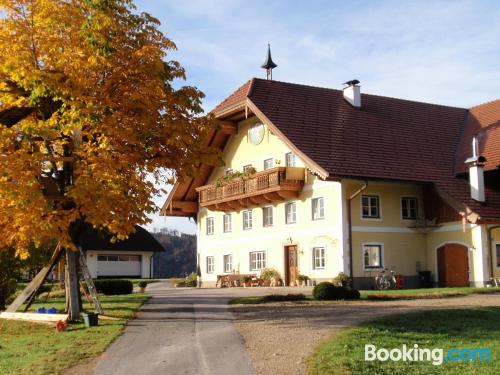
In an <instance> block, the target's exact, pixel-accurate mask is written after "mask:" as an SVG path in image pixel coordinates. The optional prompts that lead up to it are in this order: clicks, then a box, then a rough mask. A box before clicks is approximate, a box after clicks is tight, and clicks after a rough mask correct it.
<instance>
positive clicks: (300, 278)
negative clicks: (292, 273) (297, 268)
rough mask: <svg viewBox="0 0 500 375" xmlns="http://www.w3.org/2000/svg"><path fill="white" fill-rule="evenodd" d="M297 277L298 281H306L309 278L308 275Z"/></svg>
mask: <svg viewBox="0 0 500 375" xmlns="http://www.w3.org/2000/svg"><path fill="white" fill-rule="evenodd" d="M297 279H299V281H307V280H309V276H307V275H299V276H297Z"/></svg>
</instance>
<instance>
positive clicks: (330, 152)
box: [218, 79, 500, 218]
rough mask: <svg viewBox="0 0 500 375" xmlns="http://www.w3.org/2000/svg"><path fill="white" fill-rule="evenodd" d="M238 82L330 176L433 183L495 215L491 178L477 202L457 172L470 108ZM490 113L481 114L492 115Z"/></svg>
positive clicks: (499, 203)
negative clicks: (352, 99) (357, 104)
mask: <svg viewBox="0 0 500 375" xmlns="http://www.w3.org/2000/svg"><path fill="white" fill-rule="evenodd" d="M243 87H246V89H243V92H244V91H245V90H248V92H249V94H248V98H249V99H250V100H251V101H252V102H253V103H254V104H255V105H256V106H257V107H258V109H259V110H260V111H261V112H262V113H263V114H264V115H265V116H266V117H267V118H268V119H269V120H270V121H271V122H272V123H273V124H274V125H275V126H276V127H277V128H278V129H279V130H280V131H281V132H282V133H283V135H284V136H285V137H287V138H288V140H289V141H290V142H292V143H293V144H294V145H295V146H296V147H297V148H298V149H299V150H301V151H302V152H303V153H304V154H306V155H307V156H308V157H310V158H311V159H312V160H314V161H315V162H316V163H317V164H318V165H319V166H321V167H322V168H323V169H325V170H326V171H328V173H329V175H330V177H333V178H336V177H357V178H376V179H389V180H403V181H416V182H431V183H434V184H435V186H436V187H437V188H438V189H439V190H440V191H443V192H445V193H447V194H449V195H450V196H451V197H452V198H454V199H455V200H457V201H459V202H461V203H462V204H465V205H467V207H469V208H471V209H472V210H473V211H474V212H477V213H478V214H479V215H480V216H484V217H497V218H498V217H500V186H494V185H492V184H490V185H489V186H488V188H487V191H486V195H487V202H486V203H484V204H481V203H478V202H476V201H473V200H472V199H471V198H470V193H469V185H468V182H467V180H465V179H462V178H457V177H455V157H456V155H457V148H458V145H459V143H460V142H461V138H462V135H463V134H465V133H464V127H465V124H466V121H467V118H468V117H467V116H468V110H467V109H464V108H455V107H447V106H442V105H435V104H428V103H420V102H414V101H409V100H402V99H395V98H388V97H382V96H376V95H369V94H362V107H361V109H355V108H353V107H352V106H351V105H350V104H348V103H347V102H346V101H345V100H344V99H343V94H342V91H340V90H333V89H327V88H319V87H311V86H304V85H298V84H291V83H285V82H278V81H268V80H262V79H254V80H253V84H252V83H248V82H247V83H246V84H245V86H243ZM238 91H239V92H238V94H237V93H235V94H233V95H232V96H230V97H229V98H228V99H227V100H226V101H225V102H224V103H226V102H227V101H229V100H231V101H232V102H233V103H235V102H236V100H235V99H234V98H235V97H238V98H240V99H239V100H241V95H242V88H240V89H239V90H238ZM231 98H233V99H231ZM224 103H223V105H224ZM225 105H227V103H226V104H225ZM218 108H219V107H218ZM491 113H492V112H491V111H482V112H481V115H482V116H484V117H485V118H491V117H492V118H495V116H496V115H495V113H493V114H491ZM488 116H489V117H488ZM496 118H497V120H498V119H499V117H496ZM499 147H500V143H497V148H496V149H498V148H499Z"/></svg>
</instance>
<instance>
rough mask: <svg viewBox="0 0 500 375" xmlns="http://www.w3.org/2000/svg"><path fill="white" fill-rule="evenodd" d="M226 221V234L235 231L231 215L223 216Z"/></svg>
mask: <svg viewBox="0 0 500 375" xmlns="http://www.w3.org/2000/svg"><path fill="white" fill-rule="evenodd" d="M223 220H224V233H229V232H231V231H232V230H233V222H232V218H231V214H225V215H224V216H223Z"/></svg>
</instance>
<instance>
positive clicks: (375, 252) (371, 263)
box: [363, 245, 382, 269]
mask: <svg viewBox="0 0 500 375" xmlns="http://www.w3.org/2000/svg"><path fill="white" fill-rule="evenodd" d="M363 264H364V266H365V269H370V268H382V245H363Z"/></svg>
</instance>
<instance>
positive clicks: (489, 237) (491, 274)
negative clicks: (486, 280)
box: [488, 225, 500, 278]
mask: <svg viewBox="0 0 500 375" xmlns="http://www.w3.org/2000/svg"><path fill="white" fill-rule="evenodd" d="M499 228H500V225H494V226H492V227H489V228H488V248H489V249H490V278H494V277H495V274H494V273H493V270H494V269H495V268H494V264H493V254H494V250H493V236H492V235H491V232H493V229H499Z"/></svg>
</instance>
